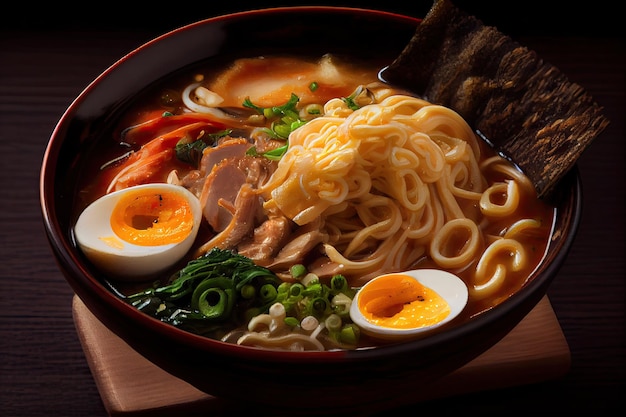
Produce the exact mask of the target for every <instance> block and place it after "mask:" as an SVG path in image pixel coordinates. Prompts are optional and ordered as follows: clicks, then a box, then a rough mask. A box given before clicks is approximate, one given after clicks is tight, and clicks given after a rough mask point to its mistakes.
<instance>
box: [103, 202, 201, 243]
mask: <svg viewBox="0 0 626 417" xmlns="http://www.w3.org/2000/svg"><path fill="white" fill-rule="evenodd" d="M111 228H112V229H113V232H115V234H116V235H117V236H119V238H120V239H122V240H124V241H126V242H129V243H133V244H135V245H139V246H160V245H167V244H171V243H179V242H181V241H183V240H184V239H185V238H186V237H187V236H189V233H191V230H192V228H193V214H192V211H191V206H190V205H189V202H188V201H187V199H186V198H185V197H183V196H182V195H180V194H178V193H175V192H161V191H154V190H134V191H129V192H128V193H126V194H125V195H124V196H122V197H121V198H120V200H119V202H118V203H117V205H116V206H115V208H114V209H113V212H112V213H111Z"/></svg>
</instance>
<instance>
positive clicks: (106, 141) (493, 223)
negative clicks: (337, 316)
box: [76, 57, 555, 345]
mask: <svg viewBox="0 0 626 417" xmlns="http://www.w3.org/2000/svg"><path fill="white" fill-rule="evenodd" d="M305 59H307V60H309V61H310V60H311V58H305ZM315 59H319V57H316V58H315ZM337 61H338V62H340V63H341V64H340V65H339V67H340V68H342V71H351V72H353V74H352V75H351V76H353V77H354V78H355V79H359V80H364V79H369V80H370V81H371V82H374V81H377V78H378V71H379V70H380V68H381V66H380V64H381V63H378V62H369V63H367V64H365V63H363V62H359V61H355V60H354V59H341V58H338V59H337ZM343 63H349V65H346V66H344V65H343ZM227 64H228V62H226V61H224V62H219V63H216V62H209V63H202V64H198V65H197V66H194V67H193V68H189V69H186V70H184V71H181V72H179V73H177V74H175V75H174V76H172V77H169V78H168V79H166V80H163V81H161V82H159V83H157V84H155V85H153V86H152V87H151V88H150V89H149V90H147V91H145V92H144V93H143V94H141V95H140V96H139V97H138V98H137V100H136V101H135V102H133V103H132V105H131V106H130V107H129V108H128V109H126V110H125V111H124V112H123V114H121V116H120V117H119V120H118V123H116V125H115V128H114V129H112V131H111V132H110V137H107V138H103V140H101V141H99V142H98V143H97V145H96V146H95V148H94V149H93V150H92V152H91V154H90V156H89V158H88V163H86V164H85V168H84V172H83V175H82V176H81V183H80V186H79V190H80V191H79V199H78V202H77V205H76V211H77V212H80V211H81V210H82V209H83V208H84V207H85V206H86V205H87V204H89V203H90V202H92V201H94V200H95V199H97V198H98V197H100V196H102V195H103V194H104V193H105V192H106V188H107V185H108V183H109V182H110V181H111V179H112V177H113V176H114V174H115V172H116V171H115V169H116V167H117V166H119V165H120V164H122V163H123V162H124V158H123V155H124V154H126V153H127V152H129V151H138V150H139V149H141V146H142V145H144V144H145V143H147V141H148V140H150V139H152V138H150V137H142V138H140V139H141V140H138V141H136V142H133V143H127V142H125V141H124V137H123V135H122V132H124V131H125V129H127V128H129V127H130V126H134V125H137V124H139V123H142V122H145V121H146V120H150V119H151V118H154V117H157V116H158V115H161V114H163V113H164V112H169V113H171V114H174V115H178V114H182V112H183V110H182V109H183V107H184V106H183V103H182V101H181V98H180V97H181V91H182V90H183V89H184V88H185V87H186V86H187V85H189V84H190V83H192V82H194V81H199V80H204V81H206V80H211V79H213V78H214V77H216V76H217V75H218V74H219V73H220V72H221V71H223V70H224V69H225V68H227ZM249 133H250V132H249V131H246V130H245V129H242V130H240V131H234V132H233V133H232V134H231V135H232V136H235V135H242V136H246V135H248V134H249ZM481 146H482V158H487V157H490V156H493V155H494V152H493V150H492V149H490V148H489V147H488V145H486V144H485V143H482V142H481ZM118 158H120V160H119V161H118V162H114V161H116V159H118ZM103 167H106V168H103ZM194 169H195V167H192V166H190V165H188V164H186V163H183V162H180V161H178V160H176V158H172V159H171V160H169V161H167V162H166V163H165V164H164V165H163V166H161V167H160V169H159V173H158V174H157V175H155V176H154V177H152V178H150V182H164V181H165V180H166V177H167V176H166V174H167V173H168V172H170V171H172V170H176V171H177V172H178V175H179V176H181V177H182V176H184V175H185V174H186V173H188V172H190V171H192V170H194ZM485 178H486V180H487V182H488V183H492V182H494V181H499V180H501V174H498V173H497V172H490V173H489V172H488V173H486V174H485ZM520 205H521V207H522V210H521V212H517V213H516V216H520V214H521V215H523V216H524V217H528V218H534V219H536V220H538V221H539V222H540V223H541V225H542V226H541V227H540V228H538V229H536V230H535V231H534V232H533V233H528V234H527V235H525V236H524V237H523V240H522V244H523V246H524V248H525V249H526V252H527V255H528V257H529V262H528V263H527V264H526V265H525V266H524V267H523V268H522V269H520V270H519V271H516V272H515V273H513V274H510V275H507V280H506V282H505V284H504V285H502V287H501V288H500V289H499V290H498V291H496V292H495V293H494V294H492V295H490V296H489V297H486V298H483V299H473V298H472V296H471V295H470V301H469V304H468V306H467V308H466V309H465V311H464V312H463V313H462V315H461V316H460V317H459V318H458V319H457V320H455V321H454V323H459V322H463V321H466V320H468V319H469V318H470V317H472V316H475V315H476V314H479V313H480V312H482V311H485V310H487V309H489V308H492V307H493V306H495V305H497V304H499V303H501V302H502V301H503V300H506V299H507V298H509V297H510V296H511V295H512V294H514V293H515V292H516V291H518V290H519V289H520V288H522V287H523V286H524V285H525V283H526V282H527V281H528V279H529V277H530V276H532V273H533V271H534V270H535V269H536V267H537V265H539V264H540V262H541V260H542V258H543V257H544V254H545V251H546V247H547V245H548V242H549V239H550V233H551V230H552V227H553V221H554V214H555V213H554V210H555V209H554V208H553V207H552V206H550V205H549V204H546V203H545V202H543V201H541V200H538V199H537V198H536V197H535V196H529V195H528V193H526V194H525V199H524V201H522V202H521V203H520ZM471 209H472V210H473V211H474V212H475V213H478V212H479V209H478V208H477V207H472V208H471ZM477 215H478V214H477ZM513 221H515V219H511V218H509V217H506V216H505V217H501V218H498V219H495V220H494V219H490V220H486V219H482V220H481V224H480V227H481V229H483V230H484V232H485V234H486V235H491V236H494V237H495V236H500V235H501V234H502V233H503V232H504V231H505V230H507V228H508V227H509V226H510V225H511V223H512V222H513ZM212 234H213V232H212V231H211V229H210V227H208V226H207V225H206V224H205V225H203V227H202V228H201V232H200V234H199V237H198V239H197V240H198V241H199V243H201V242H204V241H206V240H207V239H208V238H209V237H210V236H211V235H212ZM462 243H463V242H457V243H456V245H462ZM483 244H486V242H483ZM500 256H501V257H502V263H503V264H508V263H509V262H510V259H508V258H510V255H507V254H502V255H500ZM190 259H191V257H190V256H188V257H187V258H186V259H183V260H181V262H180V263H179V264H177V265H176V267H175V268H172V270H171V271H166V272H164V273H163V274H162V275H161V276H158V277H154V279H155V280H160V281H161V282H167V280H168V279H169V277H170V276H171V274H172V273H173V272H175V271H176V269H177V268H179V267H181V266H182V265H184V264H185V263H186V262H187V261H189V260H190ZM477 262H478V260H476V261H474V262H473V263H472V264H471V265H470V266H469V267H467V268H465V269H463V270H453V271H451V272H453V273H456V274H457V275H459V276H460V277H461V278H462V279H464V280H465V281H466V282H468V283H469V282H471V280H472V278H471V275H472V270H473V269H474V268H475V266H476V263H477ZM414 266H415V267H419V268H422V267H435V268H437V266H436V265H435V264H434V262H433V261H432V260H431V259H429V258H428V257H424V258H422V259H420V261H419V262H417V263H416V264H415V265H414ZM390 272H392V271H390ZM110 278H111V279H110V280H109V282H110V283H111V285H112V286H113V287H115V288H116V290H118V291H119V292H120V293H125V294H129V293H131V292H134V291H136V290H137V289H138V288H142V287H147V286H148V285H150V283H146V284H145V285H144V284H140V285H136V284H124V283H122V282H118V281H117V280H116V279H115V278H114V277H110ZM371 343H372V341H368V340H367V339H364V341H363V344H365V345H369V344H371Z"/></svg>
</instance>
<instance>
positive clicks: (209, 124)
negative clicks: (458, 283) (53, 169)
mask: <svg viewBox="0 0 626 417" xmlns="http://www.w3.org/2000/svg"><path fill="white" fill-rule="evenodd" d="M226 64H228V65H215V64H212V65H211V66H206V67H205V68H202V67H196V68H194V69H190V70H189V71H187V72H184V73H182V74H179V75H177V76H176V78H175V79H168V80H167V81H164V82H162V83H159V84H158V85H155V86H154V87H153V88H152V89H151V90H150V91H148V92H146V94H144V95H142V97H141V99H138V100H137V102H136V103H134V104H133V106H132V107H131V108H130V109H128V110H127V111H125V113H124V114H123V115H122V117H121V118H120V121H119V123H118V124H117V125H116V128H115V129H114V131H113V132H112V133H111V136H112V138H109V139H113V140H102V141H100V143H98V145H97V148H96V149H94V150H93V153H92V155H91V156H90V160H89V162H88V164H87V165H86V169H85V173H84V175H82V178H81V179H82V183H81V187H80V193H79V200H78V203H77V206H76V211H77V212H80V211H82V210H83V209H84V208H85V207H86V206H87V205H89V204H90V203H91V202H93V201H94V200H96V199H97V198H98V197H100V196H102V195H104V194H106V193H109V192H112V191H115V190H118V189H125V188H128V187H131V186H133V185H138V184H142V183H147V182H173V183H178V184H180V185H183V186H185V187H186V188H188V189H190V190H191V191H192V192H193V193H194V194H196V196H198V198H200V199H201V201H202V202H203V205H204V207H205V218H204V219H203V224H202V226H201V230H200V233H199V235H198V237H197V239H196V242H195V244H194V246H193V249H192V250H191V251H190V252H189V253H188V254H187V255H186V257H185V258H183V259H181V260H180V261H179V262H178V263H177V264H176V265H175V267H173V268H171V269H170V270H167V271H163V273H162V274H160V275H158V276H150V277H147V278H146V279H145V280H144V282H143V283H139V284H137V283H127V282H125V281H124V280H123V279H120V278H119V277H107V279H108V280H109V281H110V282H111V283H112V285H113V286H114V287H115V288H117V289H118V290H119V291H120V293H122V294H126V295H130V294H134V293H136V292H137V291H142V290H143V289H145V288H150V286H151V284H152V282H154V281H158V282H159V283H160V285H166V284H168V283H169V282H171V280H172V279H173V277H174V276H175V275H176V273H177V272H178V271H179V270H180V269H181V268H183V267H184V266H185V265H187V263H188V262H190V261H192V260H193V259H196V258H198V257H201V256H203V255H205V254H206V253H208V252H210V249H211V248H212V247H219V248H221V249H228V250H234V251H235V252H238V253H240V254H244V256H246V257H249V258H250V259H252V260H253V261H254V263H255V264H257V265H259V266H261V267H264V268H267V269H269V270H271V271H272V272H273V273H274V274H276V276H277V277H278V278H279V279H280V280H281V281H284V282H287V283H293V282H299V278H298V279H296V278H294V276H293V274H292V272H291V267H292V266H293V265H304V266H305V267H306V270H307V271H308V272H311V273H314V274H315V276H316V277H317V278H318V279H319V280H320V282H322V283H325V284H327V285H330V279H331V277H333V276H335V275H342V276H344V277H345V278H346V279H347V282H348V284H349V286H350V287H351V289H352V290H356V289H358V287H359V286H360V285H362V284H363V283H365V282H367V281H368V280H369V279H371V278H373V277H374V276H376V275H380V274H382V273H387V272H398V271H402V270H409V269H418V268H438V269H445V270H448V271H450V272H452V273H454V274H456V275H458V276H459V277H461V278H462V279H463V280H464V281H465V282H466V284H467V286H468V288H469V289H470V299H469V303H468V305H467V307H466V308H465V310H464V312H463V313H462V314H461V316H459V318H457V319H456V321H455V322H454V323H458V322H462V321H466V320H468V319H470V318H471V317H473V316H475V315H477V314H480V313H481V312H483V311H485V310H488V309H490V308H492V307H494V306H495V305H497V304H499V303H501V302H502V301H503V300H505V299H507V298H508V297H510V296H511V295H512V294H514V293H515V292H516V291H518V290H519V289H520V288H521V287H523V286H524V284H525V283H526V282H527V280H528V279H529V277H531V276H532V274H533V271H534V270H535V269H536V267H537V266H538V265H539V263H540V262H541V261H542V259H543V257H544V254H545V251H546V248H547V245H548V242H549V240H550V233H551V230H552V227H553V219H554V214H555V213H554V208H553V207H551V206H550V205H548V204H546V203H545V202H543V201H541V200H539V199H538V198H537V196H536V194H535V191H534V189H533V187H532V184H531V183H530V181H529V180H528V179H527V178H526V177H524V176H523V175H522V174H521V173H519V172H518V171H517V170H516V169H515V167H513V166H512V165H511V164H510V163H509V162H507V161H506V160H504V159H502V158H500V157H498V156H497V155H495V154H494V153H493V151H492V150H491V149H490V148H489V147H488V146H486V144H484V143H483V142H482V141H480V140H479V139H478V138H477V136H476V135H475V134H474V132H473V131H472V130H471V129H468V126H466V125H464V124H463V121H462V119H460V117H459V116H458V115H456V113H454V112H452V111H451V110H450V109H445V108H441V107H440V106H431V105H430V103H427V102H424V101H423V100H420V99H419V98H418V97H413V96H411V94H410V93H409V92H406V91H400V90H395V89H393V88H391V87H390V86H387V85H384V84H382V83H380V82H379V81H378V79H377V75H378V70H379V69H380V66H377V65H372V64H364V63H361V62H358V61H354V60H352V59H350V60H349V59H344V58H342V57H338V56H324V57H321V58H319V57H316V58H315V59H311V58H302V57H293V56H280V57H278V56H277V57H262V58H256V57H253V58H244V59H241V60H237V61H235V62H234V64H233V65H232V66H231V65H230V64H231V63H226ZM216 80H217V81H216ZM285 80H287V81H285ZM192 84H193V85H195V84H197V87H194V88H193V89H191V90H190V91H191V92H192V95H195V96H196V97H198V96H200V97H202V99H203V100H204V101H201V102H200V103H197V102H196V103H195V105H196V107H195V108H194V110H193V111H192V110H190V109H189V99H186V100H183V98H182V97H183V92H184V91H185V89H186V88H187V87H188V86H190V85H192ZM252 84H254V87H253V88H252V87H248V86H249V85H252ZM267 85H272V86H273V87H272V91H271V92H272V94H265V93H266V92H265V91H264V90H263V89H264V88H265V87H266V86H267ZM198 87H199V88H200V89H199V90H198ZM259 88H261V90H259ZM294 92H297V94H296V96H297V97H298V99H299V100H298V101H297V103H294V105H293V106H292V107H290V108H289V111H294V112H295V113H290V112H287V113H284V112H283V113H281V114H279V115H277V113H276V112H274V113H272V112H271V111H269V109H272V108H273V107H280V106H283V105H285V103H287V102H288V101H289V100H290V99H291V98H292V97H293V95H292V94H294ZM246 98H249V102H248V104H249V105H248V106H243V105H241V103H242V102H243V101H245V99H246ZM220 99H222V100H223V101H220ZM306 109H308V111H307V110H306ZM164 114H165V117H163V115H164ZM199 114H201V116H198V115H199ZM285 119H289V120H288V121H287V122H285ZM373 120H375V121H373ZM293 123H295V124H293ZM422 128H423V129H426V130H422V131H420V129H422ZM281 129H286V130H281ZM285 131H286V132H287V133H288V134H289V139H288V141H287V140H286V134H284V132H285ZM281 132H282V133H283V136H284V137H280V133H281ZM337 132H339V133H337ZM345 132H349V133H345ZM342 135H343V136H342ZM159 138H160V139H159ZM238 138H244V139H245V141H243V142H241V141H239V142H238ZM321 138H324V139H326V142H324V143H320V142H321ZM346 138H347V139H346ZM157 139H159V140H161V141H162V142H163V143H166V144H167V145H163V146H161V145H160V144H159V146H156V145H155V144H156V143H157V142H156V141H157ZM181 140H182V141H183V142H184V145H191V144H193V143H194V142H196V141H197V140H204V141H205V142H206V143H208V147H207V149H210V148H213V149H226V148H227V147H230V148H232V152H231V151H230V150H228V151H225V155H227V156H228V157H227V158H223V159H219V158H218V160H216V161H214V162H212V163H209V162H207V161H206V159H208V157H206V155H207V153H210V152H208V151H206V150H203V151H202V152H200V153H196V154H195V156H196V159H194V160H193V161H194V162H190V161H191V160H189V161H181V160H180V159H177V157H176V153H175V152H174V149H173V148H174V147H175V146H176V144H180V141H181ZM391 143H393V146H392V145H390V144H391ZM242 144H243V145H242ZM287 144H288V147H287V151H286V152H284V153H278V151H279V150H280V149H281V148H282V147H284V146H285V145H287ZM240 145H242V147H241V149H244V151H241V149H240V147H239V146H240ZM252 145H254V148H253V151H252V152H250V147H251V146H252ZM151 146H152V148H150V147H151ZM433 146H436V148H433ZM149 149H152V150H149ZM339 149H341V153H340V152H339ZM246 152H247V154H246ZM265 152H268V153H267V154H265ZM333 152H337V153H336V154H335V153H333ZM142 153H143V154H144V156H145V158H144V159H143V162H141V163H137V164H135V165H133V162H132V161H133V158H135V159H137V160H140V161H141V160H142V158H141V157H138V156H140V155H141V154H142ZM190 153H191V152H190ZM202 155H204V157H203V156H202ZM271 155H279V156H278V157H275V158H273V159H270V158H269V156H271ZM150 158H152V159H153V160H154V161H157V162H154V163H153V162H146V161H148V159H150ZM201 158H203V159H201ZM279 158H280V162H279V161H278V159H279ZM390 161H391V162H390ZM313 167H317V168H313ZM220 170H222V171H221V172H223V174H219V171H220ZM255 170H256V171H255ZM173 173H175V174H173ZM240 174H241V175H240ZM255 175H256V177H255V178H254V179H253V177H254V176H255ZM239 176H241V178H243V179H238V178H239ZM209 179H210V180H209ZM209 181H213V182H212V183H210V184H208V182H209ZM227 181H232V182H234V183H236V184H237V186H236V187H235V189H234V191H229V192H226V191H225V192H224V193H223V195H220V194H219V192H218V191H214V192H212V191H211V190H217V189H218V188H219V187H220V186H222V185H223V183H224V182H227ZM238 181H239V182H238ZM368 182H370V183H371V184H369V188H367V187H366V185H367V183H368ZM244 184H248V185H249V186H250V187H251V188H252V189H253V190H254V192H253V194H254V196H255V197H254V198H260V199H261V202H262V204H261V205H260V206H259V207H255V208H254V210H256V211H255V213H253V214H251V215H250V216H249V217H248V219H251V220H252V221H253V222H254V224H253V225H252V226H253V227H248V228H247V229H246V231H245V233H243V234H242V236H238V237H237V239H235V237H233V236H234V235H235V234H237V233H235V232H232V233H230V235H228V236H225V237H223V235H225V234H226V232H225V230H228V227H230V226H232V225H233V224H234V223H235V222H234V221H233V220H232V218H236V216H237V215H239V214H236V213H242V212H243V209H242V208H241V207H240V203H239V202H238V201H237V200H236V198H235V197H236V196H239V195H240V194H237V192H239V193H242V190H243V188H244ZM400 186H401V187H400ZM366 188H367V189H366ZM400 188H402V190H401V191H398V190H400ZM312 191H314V193H313V192H312ZM212 193H213V194H214V193H217V194H218V195H217V197H215V196H213V194H212ZM233 193H234V194H233ZM241 199H242V200H243V199H244V198H243V197H241ZM216 203H219V204H217V205H216ZM241 206H243V203H241ZM237 210H239V211H237ZM258 210H261V212H262V213H261V214H260V215H259V212H258ZM228 213H230V216H231V218H229V217H228V216H229V214H228ZM242 216H243V215H242ZM269 220H272V221H274V223H272V224H273V225H279V226H275V227H278V228H279V229H273V230H278V232H276V233H279V232H280V236H279V237H276V239H275V240H276V241H277V242H280V243H277V244H276V246H275V247H273V248H271V249H272V252H271V254H270V255H268V256H261V255H260V254H259V253H260V252H262V250H269V249H267V248H266V247H265V246H263V245H261V244H260V243H259V241H258V239H257V240H256V241H255V235H254V231H255V230H257V231H258V234H259V236H261V237H265V238H266V239H270V238H272V235H262V230H261V229H262V228H263V225H264V224H265V225H268V227H269V226H271V225H270V223H269ZM451 220H458V221H457V222H451ZM392 223H393V224H394V225H395V226H394V227H393V228H392V227H391V226H388V225H389V224H392ZM453 223H454V224H453ZM472 225H473V226H472ZM233 227H234V226H233ZM280 227H282V229H280ZM218 229H219V230H218ZM370 229H371V230H370ZM435 236H437V237H436V240H435V241H434V242H435V243H433V239H435ZM261 237H260V238H259V239H261ZM297 237H300V238H301V239H304V238H306V242H305V244H303V245H301V246H299V247H300V248H305V249H301V250H302V253H298V251H295V252H291V253H287V254H284V255H281V253H282V252H279V251H280V249H281V248H283V247H285V246H288V245H287V244H288V243H291V246H294V247H296V245H295V244H294V242H295V241H296V240H297V239H296V238H297ZM488 248H489V249H488ZM434 253H437V255H436V256H435V255H434ZM333 254H334V255H333ZM249 255H250V256H249ZM461 258H463V259H461ZM249 318H250V317H249V316H246V319H245V320H243V321H242V322H240V323H238V324H237V326H235V327H242V329H238V330H237V335H240V334H242V333H245V329H243V328H244V327H245V325H246V324H247V320H248V319H249ZM454 323H452V325H453V324H454ZM220 326H221V324H212V325H211V326H209V327H210V328H207V329H198V328H196V327H193V326H192V327H189V328H188V329H189V330H191V331H196V332H198V333H201V334H205V335H207V336H209V337H215V338H220V337H226V334H227V333H228V332H230V331H231V330H233V325H232V324H231V326H230V327H228V328H223V327H220ZM228 340H229V341H230V340H232V337H230V338H228ZM379 343H383V342H377V341H374V340H371V339H368V338H366V337H363V338H361V340H360V341H359V342H358V344H357V345H356V346H350V344H349V343H335V344H332V343H330V344H328V343H326V342H325V343H324V348H325V349H333V348H354V347H357V346H358V347H362V346H371V345H376V344H379Z"/></svg>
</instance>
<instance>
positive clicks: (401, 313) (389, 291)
mask: <svg viewBox="0 0 626 417" xmlns="http://www.w3.org/2000/svg"><path fill="white" fill-rule="evenodd" d="M358 302H359V310H361V312H362V313H363V316H364V317H365V318H366V319H367V320H368V321H369V322H370V323H372V324H375V325H377V326H381V327H390V328H394V329H415V328H420V327H426V326H432V325H434V324H437V323H439V322H440V321H442V320H443V319H445V318H446V317H447V316H448V314H450V306H449V305H448V303H447V302H446V300H444V299H443V298H442V297H441V296H440V295H439V294H437V293H436V292H435V291H433V290H431V289H430V288H427V287H425V286H423V285H422V284H420V283H419V282H418V281H416V280H415V279H413V278H411V277H410V276H407V275H403V274H392V275H387V276H383V277H381V278H378V279H376V280H375V281H373V282H371V283H370V284H368V285H367V287H366V288H365V289H364V290H361V292H360V293H359V301H358Z"/></svg>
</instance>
